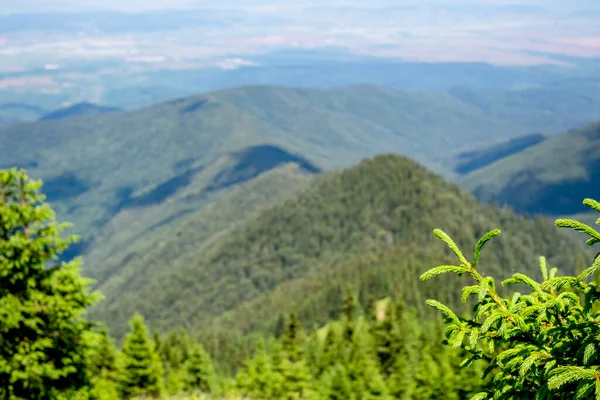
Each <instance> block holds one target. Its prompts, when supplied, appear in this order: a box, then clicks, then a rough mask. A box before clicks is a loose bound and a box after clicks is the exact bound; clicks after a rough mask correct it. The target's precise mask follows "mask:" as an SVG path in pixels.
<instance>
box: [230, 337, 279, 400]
mask: <svg viewBox="0 0 600 400" xmlns="http://www.w3.org/2000/svg"><path fill="white" fill-rule="evenodd" d="M255 349H256V353H255V354H254V357H252V358H251V359H250V360H247V361H246V362H245V363H244V367H243V368H242V370H241V371H239V372H238V374H237V376H236V386H237V388H238V389H239V391H240V392H241V393H242V394H243V395H246V396H249V397H253V398H264V399H272V398H276V397H277V395H278V394H279V393H281V380H282V379H281V375H280V374H279V373H278V372H277V371H276V370H275V368H274V366H273V362H272V360H271V358H270V357H269V355H268V353H267V351H266V349H265V344H264V341H263V340H262V339H259V340H257V342H256V345H255Z"/></svg>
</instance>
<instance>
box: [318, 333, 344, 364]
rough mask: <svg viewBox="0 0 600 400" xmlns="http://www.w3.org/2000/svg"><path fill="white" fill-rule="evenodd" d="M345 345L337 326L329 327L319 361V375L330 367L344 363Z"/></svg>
mask: <svg viewBox="0 0 600 400" xmlns="http://www.w3.org/2000/svg"><path fill="white" fill-rule="evenodd" d="M342 355H343V345H342V340H341V337H340V334H339V333H338V329H336V326H335V325H333V326H332V325H330V326H328V327H327V334H326V335H325V342H324V343H323V350H322V352H321V357H320V359H319V368H318V373H317V375H321V374H322V373H324V372H325V371H326V370H327V369H328V368H329V367H332V366H334V365H335V364H336V363H339V362H341V361H342V359H341V357H342Z"/></svg>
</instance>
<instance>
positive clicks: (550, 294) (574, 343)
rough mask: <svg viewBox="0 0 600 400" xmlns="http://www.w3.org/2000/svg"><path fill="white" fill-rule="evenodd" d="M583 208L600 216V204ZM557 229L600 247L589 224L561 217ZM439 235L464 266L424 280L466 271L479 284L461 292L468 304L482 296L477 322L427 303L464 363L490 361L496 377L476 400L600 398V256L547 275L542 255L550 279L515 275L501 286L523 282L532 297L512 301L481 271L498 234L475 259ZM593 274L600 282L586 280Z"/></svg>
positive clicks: (588, 202) (476, 308)
mask: <svg viewBox="0 0 600 400" xmlns="http://www.w3.org/2000/svg"><path fill="white" fill-rule="evenodd" d="M584 204H585V205H586V206H588V207H590V208H591V209H593V210H595V211H598V212H600V203H598V202H597V201H595V200H591V199H586V200H584ZM597 223H598V224H600V219H598V220H597ZM556 225H557V226H558V227H564V228H571V229H574V230H575V231H579V232H583V233H585V234H586V235H588V236H589V237H590V238H589V239H588V240H587V242H586V243H587V244H588V245H590V246H591V245H594V244H596V243H598V242H600V233H599V232H597V231H596V230H595V229H593V228H592V227H590V226H589V225H586V224H583V223H581V222H578V221H575V220H572V219H559V220H557V221H556ZM434 233H435V235H436V236H437V237H438V238H440V239H441V240H442V241H444V242H445V243H446V244H447V245H448V247H449V248H450V249H451V250H452V251H453V252H454V253H455V254H456V256H457V257H458V260H459V264H458V265H443V266H439V267H437V268H433V269H431V270H429V271H428V272H426V273H424V274H423V275H422V276H421V280H428V279H431V278H433V277H435V276H437V275H441V274H444V273H456V274H457V275H459V276H460V275H463V274H467V275H470V276H471V277H472V278H473V279H474V280H475V284H474V285H472V286H467V287H465V288H464V289H463V295H462V298H463V300H466V299H467V298H468V297H469V296H470V295H475V296H477V304H476V305H475V306H474V308H473V312H474V314H473V318H469V319H463V318H459V317H458V316H457V315H456V314H455V313H454V312H453V311H452V310H451V309H450V308H448V307H447V306H445V305H444V304H442V303H440V302H438V301H436V300H428V302H427V303H428V304H429V305H430V306H432V307H434V308H436V309H438V310H439V311H440V312H441V313H442V314H443V315H444V318H445V322H446V323H447V324H448V327H447V329H446V337H447V339H448V340H447V342H448V344H449V345H451V346H452V347H453V348H455V349H462V350H463V351H465V352H467V353H468V354H469V356H468V357H467V358H466V359H465V360H464V364H465V365H469V364H471V363H472V362H473V361H474V360H484V361H485V362H486V363H487V365H488V366H487V368H486V370H485V373H484V376H487V375H490V376H493V379H492V381H491V383H490V384H489V385H488V386H487V387H486V389H485V390H484V391H482V392H481V393H479V394H477V395H476V396H474V397H473V398H472V399H473V400H483V399H498V400H503V399H539V400H542V399H548V400H549V399H592V398H595V399H600V348H599V346H600V312H599V311H598V308H597V307H596V305H597V304H596V302H597V301H598V300H600V291H599V290H598V286H599V283H600V282H599V280H598V272H600V257H599V256H600V253H598V254H597V255H596V257H595V259H594V262H593V264H592V265H591V266H590V267H589V268H587V269H585V270H584V271H582V272H581V273H580V274H579V275H577V276H556V273H557V269H556V268H552V269H551V270H548V266H547V265H546V260H545V258H543V257H541V258H540V268H541V272H542V277H543V282H541V283H538V282H536V281H534V280H533V279H531V278H530V277H528V276H526V275H524V274H521V273H516V274H514V275H513V277H512V278H510V279H507V280H505V281H504V282H502V284H503V285H509V284H523V285H525V286H527V287H528V288H529V289H530V290H531V293H529V294H520V293H515V294H514V295H513V296H512V298H510V299H509V298H502V297H500V296H499V295H498V293H497V291H496V287H495V282H494V279H493V278H492V277H484V276H482V274H481V273H480V272H479V270H478V268H477V267H478V263H479V260H480V253H481V249H482V248H483V246H484V245H485V244H486V243H487V242H488V241H489V240H490V239H492V238H494V237H495V236H497V235H499V234H500V231H499V230H494V231H491V232H488V233H487V234H485V235H483V237H482V238H481V240H480V241H479V242H478V243H477V246H476V247H475V252H474V255H473V259H472V261H471V262H469V261H468V260H467V259H466V257H465V256H464V255H463V253H462V252H461V251H460V249H459V248H458V246H457V245H456V244H455V243H454V241H453V240H452V239H451V238H450V237H449V236H448V235H447V234H446V233H444V232H443V231H441V230H435V231H434ZM594 275H595V276H596V279H595V281H593V282H589V283H588V282H586V281H587V280H588V279H589V278H590V277H592V276H594Z"/></svg>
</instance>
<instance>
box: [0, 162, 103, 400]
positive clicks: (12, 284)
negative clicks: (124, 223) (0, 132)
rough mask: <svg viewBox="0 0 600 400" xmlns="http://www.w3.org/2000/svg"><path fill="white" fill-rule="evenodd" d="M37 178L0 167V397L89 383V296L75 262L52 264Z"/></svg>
mask: <svg viewBox="0 0 600 400" xmlns="http://www.w3.org/2000/svg"><path fill="white" fill-rule="evenodd" d="M40 186H41V182H36V181H32V180H30V179H29V178H28V177H27V175H26V173H25V172H24V171H18V170H16V169H11V170H9V171H0V398H2V399H20V398H23V399H56V398H59V396H60V395H63V394H65V393H71V392H74V391H77V390H79V389H81V388H83V387H86V386H87V385H89V380H88V374H87V364H86V352H87V351H88V348H89V341H88V338H87V335H88V334H89V333H91V328H90V325H89V324H88V323H87V322H86V321H84V320H83V319H82V318H81V316H82V314H83V312H84V310H85V308H86V307H88V306H90V305H91V304H93V303H94V302H95V301H96V299H97V297H96V295H92V294H89V293H88V292H87V287H88V286H89V284H90V282H89V281H88V280H86V279H83V278H81V276H80V274H79V262H78V260H76V261H72V262H69V263H58V262H57V261H56V258H57V255H58V254H60V253H61V252H62V251H63V250H65V249H66V248H67V247H68V246H69V244H70V243H71V242H73V241H74V240H75V238H73V237H70V238H66V239H65V238H62V237H61V235H60V232H61V231H62V230H64V229H65V228H66V226H65V225H64V224H63V225H60V224H58V223H57V222H56V221H55V219H54V213H53V211H52V209H51V208H50V207H49V206H48V205H47V204H43V203H42V202H43V200H44V196H43V195H42V194H41V193H40V191H39V189H40Z"/></svg>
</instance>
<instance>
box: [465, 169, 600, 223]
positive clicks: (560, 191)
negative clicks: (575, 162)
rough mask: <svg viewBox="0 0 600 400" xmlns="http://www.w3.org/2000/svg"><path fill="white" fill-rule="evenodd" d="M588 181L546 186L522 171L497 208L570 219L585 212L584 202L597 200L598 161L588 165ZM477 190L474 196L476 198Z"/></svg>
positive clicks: (599, 192)
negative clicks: (569, 216)
mask: <svg viewBox="0 0 600 400" xmlns="http://www.w3.org/2000/svg"><path fill="white" fill-rule="evenodd" d="M585 169H586V171H587V173H588V177H587V179H577V180H571V181H561V182H557V183H548V182H545V181H542V180H540V179H538V178H537V177H536V173H535V171H522V172H520V173H519V174H517V175H515V176H513V177H512V178H511V180H510V182H509V183H508V185H507V186H506V188H505V189H504V190H503V192H502V193H501V195H500V196H498V197H497V198H495V201H496V202H497V203H499V204H501V205H502V204H508V205H510V206H511V208H512V209H513V210H514V211H516V212H518V213H529V214H532V215H535V214H543V215H555V216H558V215H571V214H577V213H580V212H583V211H585V210H586V209H587V208H586V207H585V206H584V205H583V204H582V201H583V200H584V199H585V198H593V199H596V200H600V185H598V184H597V182H600V160H597V161H594V162H592V163H587V165H586V166H585ZM477 192H478V190H477V189H476V190H474V191H473V194H474V195H475V196H476V197H479V196H478V193H477Z"/></svg>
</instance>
